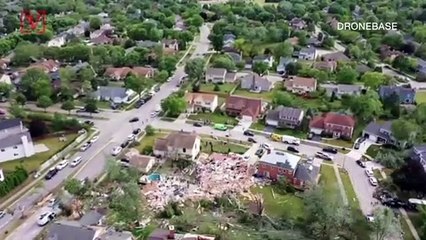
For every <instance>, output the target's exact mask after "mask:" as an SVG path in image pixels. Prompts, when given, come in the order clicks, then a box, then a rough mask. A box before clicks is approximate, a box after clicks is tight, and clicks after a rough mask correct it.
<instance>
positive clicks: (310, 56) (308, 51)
mask: <svg viewBox="0 0 426 240" xmlns="http://www.w3.org/2000/svg"><path fill="white" fill-rule="evenodd" d="M316 55H317V50H316V49H315V48H314V47H307V48H302V49H301V50H300V51H299V53H298V55H297V57H298V58H299V59H303V60H311V61H312V60H315V58H316V57H317V56H316Z"/></svg>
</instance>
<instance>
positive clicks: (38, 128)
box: [29, 119, 49, 138]
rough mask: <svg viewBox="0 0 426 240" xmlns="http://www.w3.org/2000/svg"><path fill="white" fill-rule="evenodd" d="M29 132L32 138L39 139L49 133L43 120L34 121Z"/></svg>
mask: <svg viewBox="0 0 426 240" xmlns="http://www.w3.org/2000/svg"><path fill="white" fill-rule="evenodd" d="M29 131H30V134H31V137H33V138H37V137H41V136H43V135H45V134H47V133H49V129H48V128H47V125H46V122H45V121H43V120H41V119H33V120H31V122H30V126H29Z"/></svg>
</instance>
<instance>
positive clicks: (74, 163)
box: [71, 156, 81, 167]
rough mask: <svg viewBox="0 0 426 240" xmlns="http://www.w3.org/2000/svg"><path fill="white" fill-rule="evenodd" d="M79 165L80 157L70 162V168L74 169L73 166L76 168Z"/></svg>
mask: <svg viewBox="0 0 426 240" xmlns="http://www.w3.org/2000/svg"><path fill="white" fill-rule="evenodd" d="M80 163H81V157H80V156H78V157H76V158H74V159H73V160H72V162H71V167H75V166H77V165H78V164H80Z"/></svg>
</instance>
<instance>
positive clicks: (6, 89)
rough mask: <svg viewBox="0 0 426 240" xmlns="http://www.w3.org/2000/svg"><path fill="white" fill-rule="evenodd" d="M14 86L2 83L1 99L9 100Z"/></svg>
mask: <svg viewBox="0 0 426 240" xmlns="http://www.w3.org/2000/svg"><path fill="white" fill-rule="evenodd" d="M11 91H12V86H11V85H10V84H8V83H0V98H9V96H10V92H11Z"/></svg>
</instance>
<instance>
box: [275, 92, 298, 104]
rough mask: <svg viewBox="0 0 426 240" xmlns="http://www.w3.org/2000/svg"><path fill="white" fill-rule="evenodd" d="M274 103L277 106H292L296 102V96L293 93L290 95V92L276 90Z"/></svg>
mask: <svg viewBox="0 0 426 240" xmlns="http://www.w3.org/2000/svg"><path fill="white" fill-rule="evenodd" d="M272 103H273V104H274V105H275V106H279V105H282V106H285V107H292V106H293V103H294V98H293V96H292V95H290V94H289V93H288V92H279V91H277V92H274V94H273V95H272Z"/></svg>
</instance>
